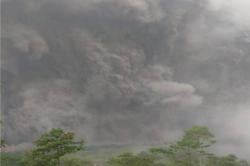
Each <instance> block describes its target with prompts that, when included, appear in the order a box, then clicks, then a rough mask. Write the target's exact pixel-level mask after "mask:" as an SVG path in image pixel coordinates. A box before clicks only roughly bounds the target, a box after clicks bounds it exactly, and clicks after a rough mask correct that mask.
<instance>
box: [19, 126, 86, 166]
mask: <svg viewBox="0 0 250 166" xmlns="http://www.w3.org/2000/svg"><path fill="white" fill-rule="evenodd" d="M35 146H36V147H35V148H34V149H33V150H31V151H30V152H28V153H27V154H26V155H25V157H24V160H23V161H22V164H23V165H25V166H60V165H61V164H60V158H61V157H62V156H64V155H66V154H70V153H74V152H77V151H79V150H81V149H82V148H83V141H81V142H75V141H74V133H73V132H64V131H63V130H62V129H52V130H51V131H50V132H48V133H45V134H43V135H42V136H41V137H40V138H39V139H38V140H37V141H36V142H35Z"/></svg>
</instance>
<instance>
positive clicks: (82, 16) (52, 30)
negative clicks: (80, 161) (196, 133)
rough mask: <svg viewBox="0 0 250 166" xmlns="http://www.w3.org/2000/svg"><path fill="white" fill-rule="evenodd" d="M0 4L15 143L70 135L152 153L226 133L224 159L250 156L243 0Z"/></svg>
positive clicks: (7, 133)
mask: <svg viewBox="0 0 250 166" xmlns="http://www.w3.org/2000/svg"><path fill="white" fill-rule="evenodd" d="M1 7H2V9H3V10H1V11H2V25H3V28H2V31H1V45H2V61H1V76H2V79H1V80H2V86H3V91H2V96H3V97H2V109H1V110H2V112H3V114H4V119H5V120H4V126H5V130H4V137H5V138H6V139H7V140H8V142H9V143H21V142H29V141H32V140H34V139H35V138H37V136H38V135H39V134H41V133H42V132H45V131H47V130H49V129H51V128H55V127H62V128H66V129H71V130H74V131H75V132H76V133H77V135H78V136H79V137H84V138H86V139H87V142H88V143H89V144H109V143H125V144H128V143H130V144H134V143H149V144H153V143H162V142H171V141H173V140H174V139H176V138H177V137H179V136H180V135H181V132H182V131H183V130H184V129H185V128H187V127H188V126H192V125H194V124H201V125H208V126H209V127H210V128H211V129H212V130H213V132H215V133H216V135H217V136H218V139H219V145H218V146H219V148H218V149H217V151H219V152H227V153H230V152H231V153H238V154H239V155H241V156H243V157H244V156H247V155H249V154H250V152H249V149H248V148H247V145H249V144H250V142H249V140H250V139H249V138H250V136H249V134H248V132H246V131H247V128H246V129H243V128H244V126H247V122H246V124H244V123H241V120H242V119H244V118H245V121H247V117H249V115H250V113H249V111H248V109H249V107H248V106H247V105H249V104H248V102H249V100H248V99H249V97H250V92H249V88H250V86H249V85H250V84H249V83H250V76H249V74H248V71H250V65H249V63H250V58H249V53H250V48H249V44H250V26H249V20H248V18H250V17H243V16H245V15H243V11H245V13H249V12H248V8H249V7H250V6H249V3H248V2H247V1H246V0H245V1H244V0H240V1H237V2H236V0H235V1H234V0H232V1H230V2H229V1H223V0H221V1H213V0H210V1H206V0H202V1H201V0H185V1H184V0H137V1H133V0H122V1H117V0H72V1H67V0H39V1H35V0H5V1H2V2H1ZM247 7H248V8H247ZM232 129H233V130H232ZM232 131H233V132H232Z"/></svg>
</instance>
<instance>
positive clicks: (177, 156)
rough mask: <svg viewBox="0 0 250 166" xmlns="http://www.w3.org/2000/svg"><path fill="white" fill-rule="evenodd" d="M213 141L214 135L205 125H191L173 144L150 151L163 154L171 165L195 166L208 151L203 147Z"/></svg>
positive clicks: (208, 145) (204, 157)
mask: <svg viewBox="0 0 250 166" xmlns="http://www.w3.org/2000/svg"><path fill="white" fill-rule="evenodd" d="M214 143H215V140H214V135H213V134H212V133H211V132H210V131H209V129H208V128H207V127H203V126H193V127H192V128H190V129H188V130H186V132H185V134H184V136H183V138H182V139H181V140H180V141H178V142H177V143H176V144H175V145H171V146H170V147H169V148H167V149H162V148H158V149H151V152H153V153H161V154H165V156H167V157H168V159H169V160H170V163H173V165H179V166H196V165H201V163H202V162H203V161H204V160H206V158H207V154H208V153H206V151H205V148H208V147H210V146H211V145H212V144H214Z"/></svg>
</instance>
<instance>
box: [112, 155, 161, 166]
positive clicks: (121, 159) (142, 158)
mask: <svg viewBox="0 0 250 166" xmlns="http://www.w3.org/2000/svg"><path fill="white" fill-rule="evenodd" d="M108 166H160V164H159V163H156V160H155V159H154V158H153V157H152V156H150V155H145V154H137V155H135V154H133V153H124V154H122V155H119V156H117V157H113V158H111V159H110V160H109V161H108Z"/></svg>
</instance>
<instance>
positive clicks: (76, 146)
mask: <svg viewBox="0 0 250 166" xmlns="http://www.w3.org/2000/svg"><path fill="white" fill-rule="evenodd" d="M214 143H215V139H214V135H213V134H212V133H211V132H210V131H209V129H208V128H207V127H202V126H194V127H192V128H190V129H188V130H186V132H185V134H184V136H183V138H182V139H181V140H179V141H177V142H176V143H175V144H173V145H170V146H168V147H159V148H151V149H149V150H147V151H143V152H140V153H132V152H125V153H121V154H117V155H114V154H111V153H110V154H109V155H110V156H109V159H107V160H106V161H98V160H97V158H95V157H97V156H94V157H92V158H91V159H92V160H89V159H86V153H87V151H88V150H87V149H85V151H84V153H83V154H84V155H80V156H79V154H80V153H79V154H78V155H76V154H73V153H75V152H77V151H79V150H81V149H83V141H81V142H76V141H74V133H72V132H65V131H63V130H62V129H53V130H51V131H50V132H48V133H45V134H43V135H42V136H41V137H40V138H39V139H38V140H37V141H36V142H35V147H34V148H33V149H32V150H30V151H29V152H27V153H26V154H25V155H23V154H22V153H12V154H11V153H7V152H2V154H1V165H3V166H96V165H102V166H250V164H249V163H248V162H247V161H244V160H240V159H238V158H237V157H236V156H235V155H227V156H223V157H219V156H216V155H215V154H212V153H209V150H208V148H209V147H211V146H212V145H213V144H214ZM106 148H107V147H106ZM106 148H105V149H106ZM94 150H95V151H96V153H98V151H100V149H98V148H94ZM116 150H117V149H116ZM91 153H93V152H91ZM102 153H105V152H102ZM69 154H71V155H69ZM93 155H94V154H93ZM105 155H106V154H105ZM77 156H78V157H77ZM83 156H84V157H83Z"/></svg>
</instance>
